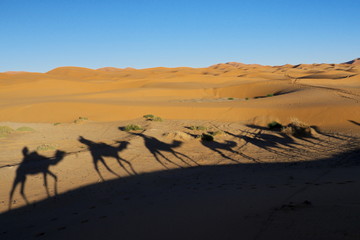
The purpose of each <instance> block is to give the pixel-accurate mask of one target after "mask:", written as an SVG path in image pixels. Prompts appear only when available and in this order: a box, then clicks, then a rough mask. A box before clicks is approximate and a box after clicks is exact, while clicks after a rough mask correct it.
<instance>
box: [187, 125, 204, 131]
mask: <svg viewBox="0 0 360 240" xmlns="http://www.w3.org/2000/svg"><path fill="white" fill-rule="evenodd" d="M189 128H190V129H191V130H198V131H205V130H206V129H207V127H205V126H190V127H189Z"/></svg>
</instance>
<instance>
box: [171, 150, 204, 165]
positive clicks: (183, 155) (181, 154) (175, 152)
mask: <svg viewBox="0 0 360 240" xmlns="http://www.w3.org/2000/svg"><path fill="white" fill-rule="evenodd" d="M176 154H178V155H180V156H182V157H184V158H187V159H189V160H190V161H191V162H193V163H194V164H195V165H197V166H200V164H198V163H197V162H195V161H194V160H192V159H191V158H190V157H188V156H186V155H185V154H183V153H181V152H178V151H174V155H175V156H176V157H177V158H179V157H178V156H177V155H176ZM180 159H181V158H180ZM187 164H188V163H187ZM188 165H189V166H191V165H190V164H188Z"/></svg>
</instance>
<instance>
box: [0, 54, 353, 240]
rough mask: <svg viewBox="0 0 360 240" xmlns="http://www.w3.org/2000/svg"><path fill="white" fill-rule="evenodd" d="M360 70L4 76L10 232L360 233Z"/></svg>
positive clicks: (5, 206) (2, 206) (5, 207)
mask: <svg viewBox="0 0 360 240" xmlns="http://www.w3.org/2000/svg"><path fill="white" fill-rule="evenodd" d="M359 73H360V67H359V65H358V64H356V61H354V62H349V63H347V64H313V65H304V64H302V65H296V66H292V65H285V66H277V67H271V66H260V65H245V64H239V63H227V64H217V65H214V66H211V67H209V68H201V69H199V68H197V69H194V68H154V69H142V70H136V69H118V68H102V69H97V70H92V69H86V68H77V67H62V68H57V69H54V70H52V71H49V72H47V73H26V72H7V73H0V153H1V154H0V180H1V181H0V212H1V213H0V239H360V230H359V229H360V193H359V189H360V174H359V171H360V164H359V160H360V147H359V146H360V145H359V144H360V74H359ZM145 114H153V115H155V116H160V117H161V118H162V121H151V120H146V119H145V118H143V117H142V116H143V115H145ZM272 121H277V122H279V123H281V124H283V125H284V126H285V125H287V124H289V123H291V122H296V123H297V124H300V125H301V124H303V126H306V130H307V132H306V133H305V134H294V133H293V132H289V131H285V130H282V131H281V130H280V128H278V129H277V128H275V129H269V127H268V126H267V124H268V123H270V122H272ZM129 124H134V125H138V126H140V127H141V128H142V129H140V130H136V131H125V127H126V126H127V125H129Z"/></svg>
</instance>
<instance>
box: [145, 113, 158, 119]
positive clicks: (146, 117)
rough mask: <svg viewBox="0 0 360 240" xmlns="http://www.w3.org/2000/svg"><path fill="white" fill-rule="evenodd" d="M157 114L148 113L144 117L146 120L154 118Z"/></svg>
mask: <svg viewBox="0 0 360 240" xmlns="http://www.w3.org/2000/svg"><path fill="white" fill-rule="evenodd" d="M154 117H155V116H154V115H152V114H146V115H144V116H143V118H145V119H146V120H152V119H153V118H154Z"/></svg>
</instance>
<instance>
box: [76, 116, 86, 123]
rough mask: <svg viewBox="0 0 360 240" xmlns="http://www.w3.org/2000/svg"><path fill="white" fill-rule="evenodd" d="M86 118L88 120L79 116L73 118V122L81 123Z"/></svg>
mask: <svg viewBox="0 0 360 240" xmlns="http://www.w3.org/2000/svg"><path fill="white" fill-rule="evenodd" d="M87 120H89V119H88V118H87V117H79V118H78V119H75V120H74V123H82V122H84V121H87Z"/></svg>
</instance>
